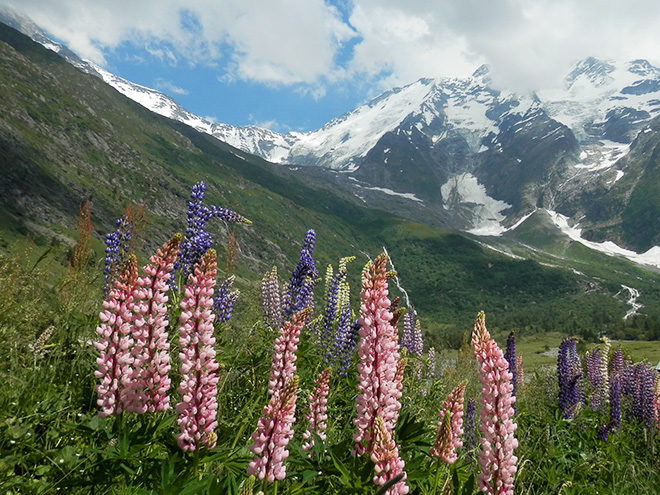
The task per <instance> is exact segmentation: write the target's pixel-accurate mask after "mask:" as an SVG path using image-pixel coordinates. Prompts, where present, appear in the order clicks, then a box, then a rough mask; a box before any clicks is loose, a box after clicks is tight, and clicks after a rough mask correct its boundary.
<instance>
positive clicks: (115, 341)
mask: <svg viewBox="0 0 660 495" xmlns="http://www.w3.org/2000/svg"><path fill="white" fill-rule="evenodd" d="M136 278H137V259H136V258H135V256H133V255H131V256H129V257H128V259H127V261H126V264H125V266H124V269H123V270H122V271H121V273H120V275H119V277H118V278H117V280H116V281H115V283H114V287H113V288H112V290H110V293H109V294H108V298H107V299H106V300H105V301H104V302H103V310H102V311H101V313H100V314H99V319H100V320H101V323H100V324H99V326H98V327H96V333H97V334H98V336H99V339H98V340H97V341H96V343H95V344H94V347H95V348H96V350H98V351H99V357H98V358H97V359H96V364H97V365H98V369H97V370H96V371H95V372H94V376H95V377H96V378H98V379H99V380H100V383H99V384H97V385H96V393H97V395H98V399H97V401H96V402H97V404H98V405H99V407H100V408H101V410H100V411H99V416H101V417H106V416H109V415H111V414H118V413H120V412H122V410H123V407H122V401H121V393H122V376H124V375H125V374H128V373H130V369H131V368H130V367H131V364H132V363H133V357H132V355H131V347H132V345H133V339H132V338H131V326H132V322H133V313H132V312H131V311H130V309H129V308H130V305H131V302H132V301H133V295H132V293H133V287H134V285H135V279H136Z"/></svg>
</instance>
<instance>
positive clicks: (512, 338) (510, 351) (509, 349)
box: [504, 332, 518, 410]
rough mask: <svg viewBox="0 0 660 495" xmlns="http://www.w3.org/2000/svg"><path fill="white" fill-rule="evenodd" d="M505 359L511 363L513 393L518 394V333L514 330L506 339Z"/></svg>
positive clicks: (514, 406) (514, 407)
mask: <svg viewBox="0 0 660 495" xmlns="http://www.w3.org/2000/svg"><path fill="white" fill-rule="evenodd" d="M504 359H506V362H507V363H509V373H511V377H512V378H511V384H512V385H513V392H512V393H513V395H514V396H515V395H516V391H517V388H518V387H517V386H518V381H517V378H518V377H517V376H516V334H515V333H513V332H510V333H509V336H508V337H507V339H506V351H505V352H504ZM513 409H514V410H516V405H515V404H514V405H513Z"/></svg>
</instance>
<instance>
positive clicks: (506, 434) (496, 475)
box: [472, 312, 518, 495]
mask: <svg viewBox="0 0 660 495" xmlns="http://www.w3.org/2000/svg"><path fill="white" fill-rule="evenodd" d="M472 348H473V350H474V354H475V357H476V358H477V362H478V363H479V381H481V412H480V414H481V427H480V429H481V432H482V434H483V436H482V438H481V447H482V448H481V451H480V452H479V465H480V466H481V473H480V474H479V475H478V476H477V484H478V486H479V488H480V489H481V490H482V491H483V492H485V493H488V494H489V495H495V494H497V495H513V475H514V474H515V473H516V470H517V468H516V463H517V462H518V458H517V457H516V456H515V455H514V454H513V451H514V450H515V449H516V447H518V440H516V437H515V431H516V427H517V425H516V424H515V423H514V422H513V415H514V409H513V403H514V402H515V400H516V398H515V396H514V395H513V385H512V384H511V379H512V376H511V372H510V371H509V363H507V361H506V359H504V354H503V353H502V350H501V349H500V348H499V347H498V345H497V343H496V342H495V340H493V339H492V338H491V336H490V333H488V330H487V329H486V323H485V316H484V313H483V312H481V313H479V315H478V316H477V320H476V322H475V324H474V332H473V333H472Z"/></svg>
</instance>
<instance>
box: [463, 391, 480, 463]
mask: <svg viewBox="0 0 660 495" xmlns="http://www.w3.org/2000/svg"><path fill="white" fill-rule="evenodd" d="M475 413H476V401H475V400H474V398H473V397H470V398H469V399H468V401H467V405H466V406H465V420H464V422H463V425H464V428H465V433H464V434H463V440H464V442H463V445H465V447H466V448H467V449H468V450H469V451H472V450H473V449H474V447H475V446H476V444H477V435H476V434H477V431H476V424H475Z"/></svg>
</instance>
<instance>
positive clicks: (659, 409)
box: [653, 378, 660, 430]
mask: <svg viewBox="0 0 660 495" xmlns="http://www.w3.org/2000/svg"><path fill="white" fill-rule="evenodd" d="M653 412H654V420H655V427H656V429H657V430H660V379H657V378H656V380H655V390H654V393H653Z"/></svg>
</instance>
